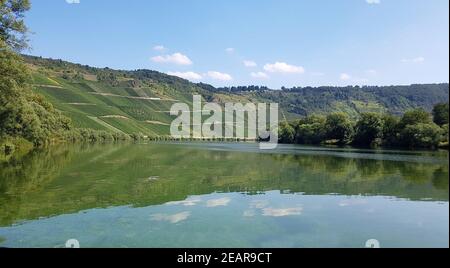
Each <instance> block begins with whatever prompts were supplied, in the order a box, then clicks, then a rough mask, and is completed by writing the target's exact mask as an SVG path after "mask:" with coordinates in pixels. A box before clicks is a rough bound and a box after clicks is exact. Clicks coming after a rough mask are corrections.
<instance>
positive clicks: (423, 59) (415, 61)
mask: <svg viewBox="0 0 450 268" xmlns="http://www.w3.org/2000/svg"><path fill="white" fill-rule="evenodd" d="M424 61H425V58H424V57H417V58H413V59H402V62H403V63H422V62H424Z"/></svg>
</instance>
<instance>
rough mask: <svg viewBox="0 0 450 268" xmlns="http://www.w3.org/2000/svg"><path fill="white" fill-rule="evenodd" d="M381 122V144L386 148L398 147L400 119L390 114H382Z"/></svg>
mask: <svg viewBox="0 0 450 268" xmlns="http://www.w3.org/2000/svg"><path fill="white" fill-rule="evenodd" d="M382 120H383V144H384V145H386V146H395V145H398V139H399V123H400V119H399V118H398V117H396V116H393V115H390V114H384V115H383V116H382Z"/></svg>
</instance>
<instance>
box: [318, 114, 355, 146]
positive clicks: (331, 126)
mask: <svg viewBox="0 0 450 268" xmlns="http://www.w3.org/2000/svg"><path fill="white" fill-rule="evenodd" d="M325 131H326V138H327V139H328V140H337V141H338V143H339V144H348V143H349V142H350V141H351V140H352V138H353V134H354V127H353V123H352V122H351V120H350V118H349V116H348V115H347V114H345V113H341V112H339V113H332V114H329V115H328V116H327V119H326V122H325Z"/></svg>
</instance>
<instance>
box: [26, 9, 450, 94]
mask: <svg viewBox="0 0 450 268" xmlns="http://www.w3.org/2000/svg"><path fill="white" fill-rule="evenodd" d="M77 2H78V3H77ZM448 10H449V1H448V0H214V1H212V0H127V1H125V0H123V1H122V0H39V1H37V0H32V9H31V11H30V12H29V13H28V14H27V18H26V21H27V23H28V26H29V27H30V30H31V31H32V32H33V34H32V35H31V46H32V50H31V51H29V52H28V53H29V54H33V55H37V56H43V57H51V58H61V59H64V60H68V61H73V62H77V63H82V64H88V65H91V66H97V67H110V68H115V69H127V70H133V69H141V68H146V69H153V70H158V71H161V72H165V73H170V74H174V75H178V76H181V77H185V78H188V79H189V80H191V81H193V82H199V81H202V82H206V83H210V84H213V85H215V86H224V85H227V86H228V85H250V84H254V85H267V86H269V87H272V88H280V87H281V86H287V87H290V86H320V85H340V86H341V85H355V84H357V85H365V84H367V85H392V84H411V83H438V82H448V81H449V13H448V12H449V11H448Z"/></svg>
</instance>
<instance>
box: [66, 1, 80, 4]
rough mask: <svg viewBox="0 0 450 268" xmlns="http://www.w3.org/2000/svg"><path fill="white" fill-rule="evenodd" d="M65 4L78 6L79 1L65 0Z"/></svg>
mask: <svg viewBox="0 0 450 268" xmlns="http://www.w3.org/2000/svg"><path fill="white" fill-rule="evenodd" d="M66 3H67V4H79V3H80V0H66Z"/></svg>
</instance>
